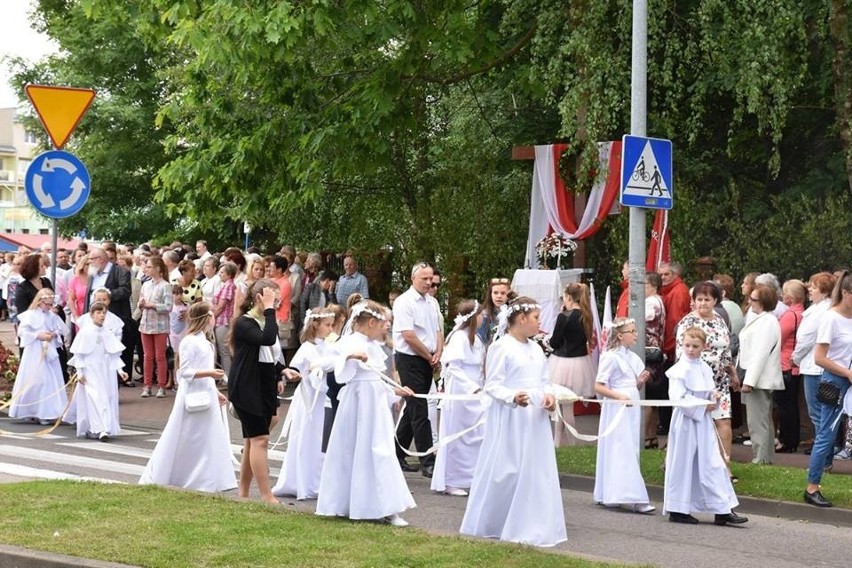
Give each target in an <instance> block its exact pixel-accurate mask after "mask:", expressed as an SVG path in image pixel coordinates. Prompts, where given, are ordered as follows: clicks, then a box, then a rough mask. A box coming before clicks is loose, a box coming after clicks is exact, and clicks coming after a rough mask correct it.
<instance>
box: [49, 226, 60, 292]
mask: <svg viewBox="0 0 852 568" xmlns="http://www.w3.org/2000/svg"><path fill="white" fill-rule="evenodd" d="M57 232H58V231H57V228H56V219H51V220H50V244H51V250H52V251H53V253H52V254H51V257H50V283H51V284H53V291H54V292H56V291H57V290H58V289H59V285H58V284H57V283H56V247H57V241H58V240H59V239H58V238H57Z"/></svg>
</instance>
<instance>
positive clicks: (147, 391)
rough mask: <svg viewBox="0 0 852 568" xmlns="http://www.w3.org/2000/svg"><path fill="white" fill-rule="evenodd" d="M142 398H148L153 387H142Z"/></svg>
mask: <svg viewBox="0 0 852 568" xmlns="http://www.w3.org/2000/svg"><path fill="white" fill-rule="evenodd" d="M140 396H141V397H142V398H148V397H149V396H151V387H145V388H144V389H142V394H141V395H140Z"/></svg>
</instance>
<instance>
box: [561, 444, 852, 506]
mask: <svg viewBox="0 0 852 568" xmlns="http://www.w3.org/2000/svg"><path fill="white" fill-rule="evenodd" d="M596 454H597V448H596V447H595V446H575V447H570V448H559V449H557V450H556V459H557V464H558V467H559V471H560V472H562V473H570V474H574V475H588V476H592V477H594V475H595V456H596ZM665 455H666V454H665V452H662V451H659V450H642V453H641V466H642V475H643V477H644V478H645V483H647V484H648V485H659V486H662V485H663V483H664V478H665V472H664V471H663V461H664V460H665ZM732 467H733V471H734V474H735V475H736V476H737V477H739V478H740V482H739V483H737V484H736V486H735V489H736V491H737V495H748V496H750V497H760V498H763V499H775V500H778V501H792V502H795V503H801V502H802V492H803V491H804V489H805V483H806V477H807V472H806V471H805V470H803V469H800V468H794V467H782V466H777V465H754V464H750V463H734V464H733V466H732ZM822 487H823V493H824V494H825V495H826V496H827V497H828V499H829V500H830V501H831V502H832V503H833V504H834V506H835V507H843V508H845V509H852V476H850V475H831V474H826V475H823V476H822Z"/></svg>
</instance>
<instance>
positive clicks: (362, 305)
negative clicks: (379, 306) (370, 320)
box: [350, 302, 387, 321]
mask: <svg viewBox="0 0 852 568" xmlns="http://www.w3.org/2000/svg"><path fill="white" fill-rule="evenodd" d="M361 314H370V315H371V316H373V317H374V318H376V319H377V320H379V321H387V318H386V317H385V315H384V314H380V313H379V312H377V311H375V310H371V309H370V308H369V307H367V302H359V303H357V304H355V305H354V306H352V314H351V315H350V319H355V318H357V317H358V316H360V315H361Z"/></svg>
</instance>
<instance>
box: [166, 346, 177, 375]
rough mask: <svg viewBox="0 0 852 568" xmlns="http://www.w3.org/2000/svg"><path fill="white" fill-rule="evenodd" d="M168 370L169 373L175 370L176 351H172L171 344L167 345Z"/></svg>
mask: <svg viewBox="0 0 852 568" xmlns="http://www.w3.org/2000/svg"><path fill="white" fill-rule="evenodd" d="M166 368H167V369H168V370H169V371H174V369H175V350H174V349H172V344H171V342H168V343H166Z"/></svg>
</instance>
